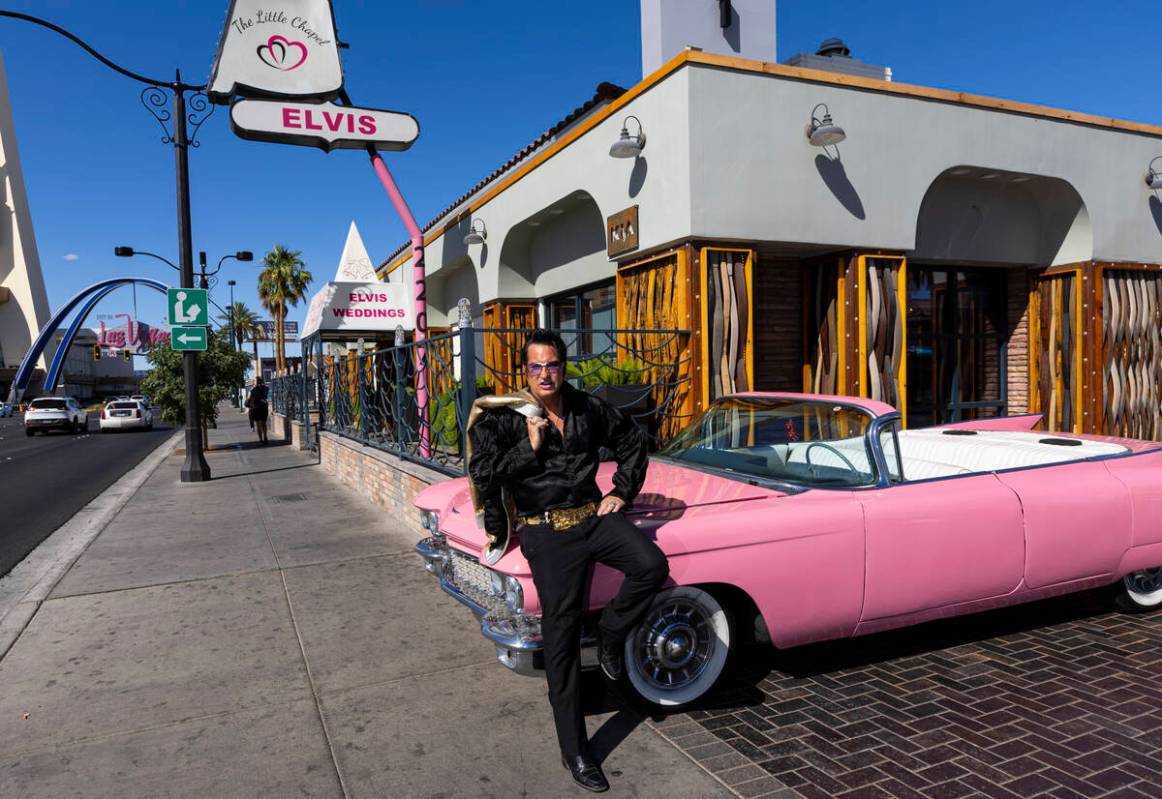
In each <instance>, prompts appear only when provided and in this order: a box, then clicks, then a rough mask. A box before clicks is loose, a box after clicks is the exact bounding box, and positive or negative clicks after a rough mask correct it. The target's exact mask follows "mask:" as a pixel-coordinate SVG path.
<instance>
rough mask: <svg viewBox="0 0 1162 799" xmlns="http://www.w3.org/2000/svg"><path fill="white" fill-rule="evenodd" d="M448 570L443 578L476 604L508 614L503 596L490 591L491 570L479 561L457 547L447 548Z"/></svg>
mask: <svg viewBox="0 0 1162 799" xmlns="http://www.w3.org/2000/svg"><path fill="white" fill-rule="evenodd" d="M448 554H449V555H450V556H451V557H449V558H448V570H447V571H446V572H445V573H444V577H445V579H447V580H448V581H449V582H451V583H453V584H454V585H455V586H456V587H457V588H459V589H460V590H461V591H462V592H463V593H464V594H466V595H467V596H468V597H469V598H471V599H472V600H473V601H474V602H476V604H478V605H481V606H482V607H485V608H487V609H489V610H491V611H494V612H497V613H503V614H504V615H510V614H511V613H512V611H510V610H509V609H508V606H507V605H505V604H504V598H503V597H498V596H494V595H493V593H492V570H491V569H489V568H488V567H486V566H482V565H480V561H478V560H476V558H474V557H472V556H471V555H467V554H465V553H463V552H461V551H459V550H457V549H454V548H451V547H449V548H448Z"/></svg>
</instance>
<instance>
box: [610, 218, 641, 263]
mask: <svg viewBox="0 0 1162 799" xmlns="http://www.w3.org/2000/svg"><path fill="white" fill-rule="evenodd" d="M637 230H638V228H637V206H636V205H631V206H630V207H629V208H626V209H625V210H624V211H618V212H617V213H616V214H613V215H612V216H611V217H609V218H608V219H607V220H605V232H606V237H605V240H606V241H607V242H608V245H607V247H606V252H608V253H609V257H610V258H614V257H616V256H618V255H621V254H622V253H627V252H629V251H631V250H636V249H637Z"/></svg>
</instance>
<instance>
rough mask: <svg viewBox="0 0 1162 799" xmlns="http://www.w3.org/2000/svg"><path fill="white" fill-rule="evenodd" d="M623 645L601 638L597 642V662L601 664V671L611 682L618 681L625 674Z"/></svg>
mask: <svg viewBox="0 0 1162 799" xmlns="http://www.w3.org/2000/svg"><path fill="white" fill-rule="evenodd" d="M622 649H623V645H622V644H621V643H616V644H615V643H613V642H612V641H607V640H605V639H604V638H602V639H601V640H600V641H599V642H598V644H597V662H598V663H600V664H601V671H602V672H604V673H605V676H606V677H608V678H609V679H610V680H612V681H613V682H618V681H619V680H621V678H622V677H624V676H625V662H624V661H623V659H622V656H621V653H622Z"/></svg>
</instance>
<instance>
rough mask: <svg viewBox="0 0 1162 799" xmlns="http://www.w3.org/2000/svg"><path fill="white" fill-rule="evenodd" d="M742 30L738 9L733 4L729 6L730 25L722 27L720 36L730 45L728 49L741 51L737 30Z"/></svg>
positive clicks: (740, 38) (740, 41) (740, 39)
mask: <svg viewBox="0 0 1162 799" xmlns="http://www.w3.org/2000/svg"><path fill="white" fill-rule="evenodd" d="M741 30H742V25H740V24H739V16H738V9H737V8H735V7H734V6H733V4H732V5H731V7H730V26H729V27H727V28H723V30H722V38H723V39H726V43H727V44H729V45H730V49H731V50H733V51H734V52H736V53H741V52H742V37H741V36H740V35H739V31H741Z"/></svg>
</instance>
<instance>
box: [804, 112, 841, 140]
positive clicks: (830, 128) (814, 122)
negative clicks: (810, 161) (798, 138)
mask: <svg viewBox="0 0 1162 799" xmlns="http://www.w3.org/2000/svg"><path fill="white" fill-rule="evenodd" d="M820 108H822V109H823V117H822V118H820V117H818V116H817V115H816V114H815V112H816V111H818V110H819V109H820ZM846 138H847V133H845V132H844V130H843V128H841V127H839V125H836V124H835V123H834V122H832V121H831V111H830V109H828V108H827V104H826V103H819V105H817V106H815V107H814V108H812V109H811V123H810V124H809V125H807V140H808V141H810V142H811V143H812V144H813V145H815V146H816V147H830V146H831V145H833V144H839V143H840V142H841V141H843V140H844V139H846Z"/></svg>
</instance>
